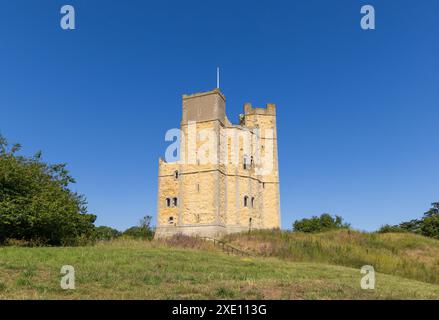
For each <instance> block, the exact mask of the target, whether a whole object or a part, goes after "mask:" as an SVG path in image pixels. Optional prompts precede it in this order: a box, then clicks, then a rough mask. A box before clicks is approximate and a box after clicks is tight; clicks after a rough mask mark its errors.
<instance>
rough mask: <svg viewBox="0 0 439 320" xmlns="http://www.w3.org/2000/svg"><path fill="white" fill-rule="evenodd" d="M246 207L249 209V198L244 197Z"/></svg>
mask: <svg viewBox="0 0 439 320" xmlns="http://www.w3.org/2000/svg"><path fill="white" fill-rule="evenodd" d="M244 207H248V197H247V196H245V197H244Z"/></svg>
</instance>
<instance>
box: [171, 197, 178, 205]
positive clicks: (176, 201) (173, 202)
mask: <svg viewBox="0 0 439 320" xmlns="http://www.w3.org/2000/svg"><path fill="white" fill-rule="evenodd" d="M172 205H173V206H174V207H176V206H178V199H177V198H172Z"/></svg>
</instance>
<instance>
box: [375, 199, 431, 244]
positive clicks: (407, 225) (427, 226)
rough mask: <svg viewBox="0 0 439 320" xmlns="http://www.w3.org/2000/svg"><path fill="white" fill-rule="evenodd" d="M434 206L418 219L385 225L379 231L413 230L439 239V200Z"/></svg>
mask: <svg viewBox="0 0 439 320" xmlns="http://www.w3.org/2000/svg"><path fill="white" fill-rule="evenodd" d="M431 205H432V208H431V209H430V210H428V211H427V212H426V213H424V216H423V217H422V218H421V219H419V220H417V219H414V220H410V221H408V222H402V223H400V224H399V225H395V226H389V225H386V226H383V227H381V229H380V230H378V232H382V233H384V232H401V231H405V232H413V233H417V234H421V235H423V236H426V237H431V238H436V239H439V202H434V203H432V204H431Z"/></svg>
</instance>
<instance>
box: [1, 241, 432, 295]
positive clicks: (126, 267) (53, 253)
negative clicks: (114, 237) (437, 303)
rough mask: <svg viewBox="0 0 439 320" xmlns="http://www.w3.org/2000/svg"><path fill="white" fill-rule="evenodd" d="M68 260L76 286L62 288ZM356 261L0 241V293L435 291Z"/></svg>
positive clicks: (126, 244) (135, 244) (125, 244)
mask: <svg viewBox="0 0 439 320" xmlns="http://www.w3.org/2000/svg"><path fill="white" fill-rule="evenodd" d="M63 265H72V266H74V267H75V272H76V289H75V290H67V291H66V290H62V289H61V288H60V279H61V274H60V269H61V267H62V266H63ZM361 277H362V274H360V270H359V269H358V268H348V267H342V266H336V265H329V264H322V263H315V262H293V261H287V260H283V259H278V258H271V257H269V258H263V257H252V258H248V257H247V258H242V257H236V256H228V255H225V254H223V253H221V252H217V251H215V249H212V248H211V247H209V248H208V249H206V250H203V249H187V248H175V247H169V246H166V245H164V244H163V243H157V242H143V241H126V240H122V241H115V242H109V243H105V244H99V245H96V246H88V247H65V248H59V247H53V248H48V247H46V248H43V247H42V248H20V247H2V248H0V299H439V286H438V285H435V284H430V283H425V282H420V281H416V280H410V279H406V278H402V277H397V276H391V275H385V274H382V273H378V274H377V279H376V289H375V290H362V289H361V288H360V279H361Z"/></svg>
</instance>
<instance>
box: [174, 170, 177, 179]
mask: <svg viewBox="0 0 439 320" xmlns="http://www.w3.org/2000/svg"><path fill="white" fill-rule="evenodd" d="M174 178H175V180H177V179H178V170H175V172H174Z"/></svg>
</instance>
